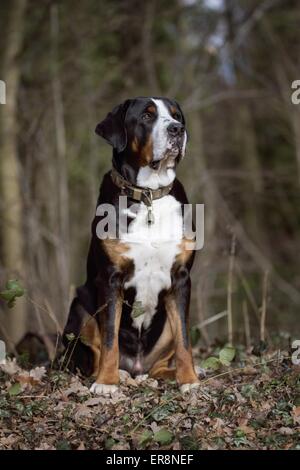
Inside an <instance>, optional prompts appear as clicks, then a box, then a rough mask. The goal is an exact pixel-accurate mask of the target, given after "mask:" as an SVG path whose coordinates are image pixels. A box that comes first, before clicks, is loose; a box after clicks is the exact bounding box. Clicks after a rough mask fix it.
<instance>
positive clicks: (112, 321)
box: [63, 97, 199, 394]
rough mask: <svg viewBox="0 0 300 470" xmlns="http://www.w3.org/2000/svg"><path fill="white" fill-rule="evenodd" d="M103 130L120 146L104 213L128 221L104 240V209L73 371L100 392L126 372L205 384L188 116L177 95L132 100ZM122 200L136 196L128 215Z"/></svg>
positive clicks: (82, 298)
mask: <svg viewBox="0 0 300 470" xmlns="http://www.w3.org/2000/svg"><path fill="white" fill-rule="evenodd" d="M96 133H97V134H98V135H100V136H101V137H103V138H104V139H105V140H106V141H107V142H108V143H109V144H111V145H112V147H113V157H112V170H111V171H109V172H108V173H107V174H106V175H105V176H104V178H103V181H102V184H101V187H100V194H99V198H98V203H97V207H101V205H103V204H106V205H108V204H110V205H111V206H112V207H113V208H115V210H116V214H117V216H120V215H122V216H124V215H125V216H126V223H125V225H124V224H123V228H122V224H120V223H119V224H117V232H118V233H117V235H116V236H115V237H113V236H110V235H109V234H108V235H107V236H106V237H101V236H100V237H99V230H98V229H99V222H101V221H102V222H103V220H104V214H102V213H101V214H99V212H98V209H97V212H96V216H95V218H94V221H93V223H92V240H91V244H90V249H89V253H88V259H87V280H86V282H85V284H84V285H83V286H81V287H79V288H78V289H77V290H76V296H75V298H74V300H73V302H72V304H71V307H70V312H69V316H68V320H67V324H66V327H65V330H64V335H63V341H64V344H65V346H66V347H67V354H69V360H68V364H69V365H70V366H71V367H73V369H74V370H75V369H76V368H79V369H80V370H81V372H82V373H84V374H85V375H93V376H94V377H95V382H94V384H93V385H92V387H91V391H92V392H94V393H96V394H112V393H114V392H115V391H116V390H117V389H118V383H119V369H124V370H127V371H128V372H129V373H130V374H131V375H132V376H133V377H134V376H137V375H143V374H149V376H150V377H154V378H169V379H176V380H177V383H178V385H179V386H180V389H181V391H182V392H185V391H188V390H190V389H191V388H194V387H196V386H198V385H199V380H198V377H197V374H196V373H195V369H194V365H193V358H192V352H191V345H190V339H189V302H190V290H191V281H190V270H191V267H192V264H193V259H194V253H195V252H194V250H193V249H187V239H186V238H185V237H184V232H183V205H184V204H187V203H188V201H187V197H186V194H185V191H184V189H183V186H182V184H181V183H180V182H179V181H178V180H177V179H176V166H177V164H178V162H179V161H180V160H181V159H182V158H183V156H184V153H185V147H186V141H187V133H186V129H185V119H184V116H183V113H182V111H181V109H180V107H179V105H178V104H177V103H176V102H175V101H172V100H169V99H167V98H161V97H155V98H146V97H140V98H135V99H129V100H127V101H125V102H124V103H122V104H120V105H119V106H117V107H115V108H114V109H113V111H112V112H110V113H109V114H108V115H107V117H106V118H105V119H104V120H103V121H102V122H100V123H99V124H98V125H97V127H96ZM120 196H126V197H127V206H126V208H125V209H120V206H119V202H120V201H119V198H120ZM105 207H106V206H105ZM120 212H122V214H120ZM71 339H72V340H71ZM173 363H175V367H174V366H173Z"/></svg>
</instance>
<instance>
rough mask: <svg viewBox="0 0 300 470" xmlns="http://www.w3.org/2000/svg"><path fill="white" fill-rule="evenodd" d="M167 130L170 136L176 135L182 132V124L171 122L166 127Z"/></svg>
mask: <svg viewBox="0 0 300 470" xmlns="http://www.w3.org/2000/svg"><path fill="white" fill-rule="evenodd" d="M167 131H168V134H169V135H170V136H171V137H176V136H178V135H181V134H183V132H184V125H183V124H181V123H180V122H171V124H169V125H168V127H167Z"/></svg>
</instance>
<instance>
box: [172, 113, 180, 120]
mask: <svg viewBox="0 0 300 470" xmlns="http://www.w3.org/2000/svg"><path fill="white" fill-rule="evenodd" d="M173 119H176V121H181V114H180V113H174V114H173Z"/></svg>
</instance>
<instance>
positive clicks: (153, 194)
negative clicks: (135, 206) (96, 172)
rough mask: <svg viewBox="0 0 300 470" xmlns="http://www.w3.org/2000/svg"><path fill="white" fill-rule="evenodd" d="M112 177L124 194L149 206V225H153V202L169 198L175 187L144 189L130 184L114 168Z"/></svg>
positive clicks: (171, 184) (170, 185)
mask: <svg viewBox="0 0 300 470" xmlns="http://www.w3.org/2000/svg"><path fill="white" fill-rule="evenodd" d="M110 175H111V179H112V181H113V183H114V184H115V185H116V186H118V188H120V189H121V190H122V193H123V194H126V196H128V197H129V198H130V199H134V200H135V201H141V202H143V203H144V204H145V205H146V206H147V209H148V215H147V223H148V225H151V224H153V223H154V216H153V211H152V201H153V200H154V199H160V198H162V197H164V196H167V195H168V194H169V192H170V191H171V189H172V187H173V183H170V184H168V186H164V187H162V188H158V189H151V188H142V187H141V186H135V185H133V184H131V183H129V181H127V180H126V179H125V178H124V177H123V176H122V175H120V173H119V172H118V171H117V170H116V169H115V168H112V170H111V172H110Z"/></svg>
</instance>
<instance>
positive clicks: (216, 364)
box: [201, 356, 221, 370]
mask: <svg viewBox="0 0 300 470" xmlns="http://www.w3.org/2000/svg"><path fill="white" fill-rule="evenodd" d="M201 367H203V369H212V370H218V369H220V367H221V362H220V360H219V359H218V358H217V357H213V356H211V357H208V358H207V359H205V360H204V361H202V362H201Z"/></svg>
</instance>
